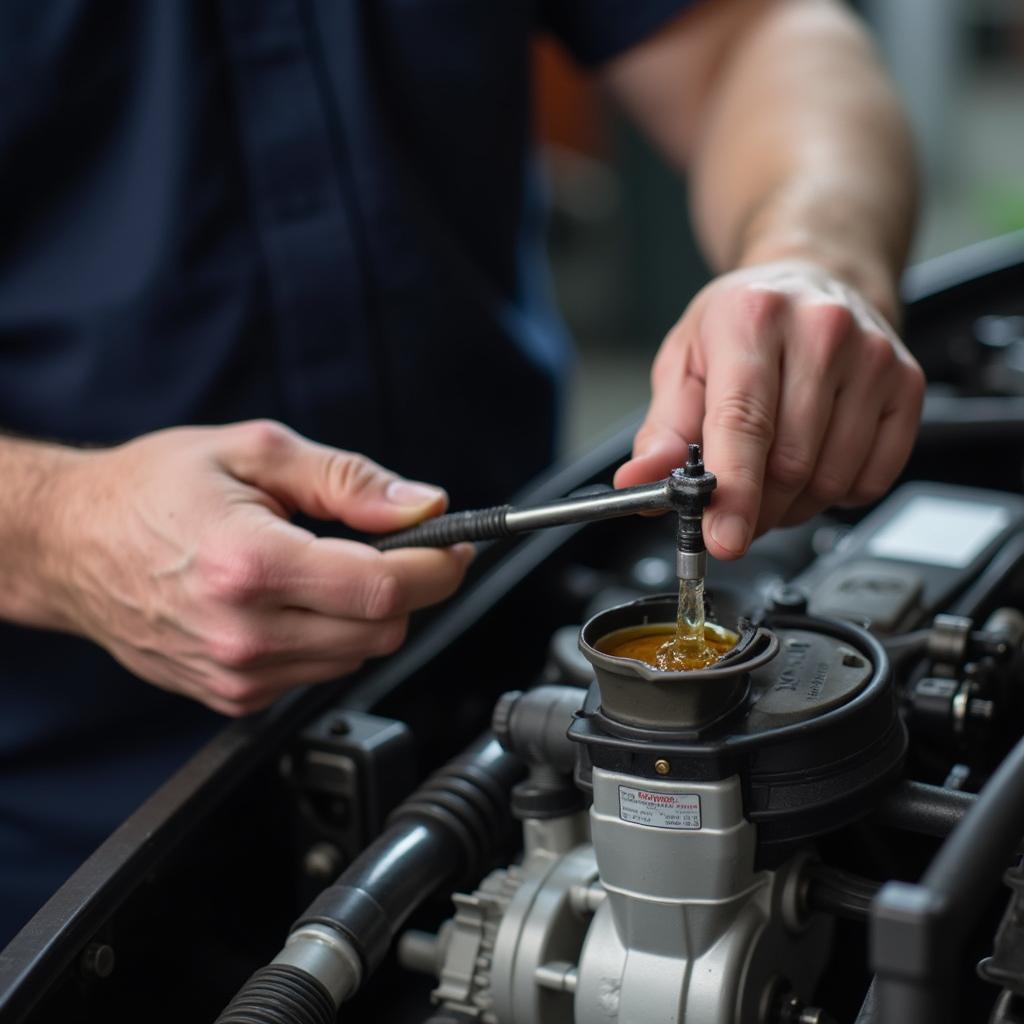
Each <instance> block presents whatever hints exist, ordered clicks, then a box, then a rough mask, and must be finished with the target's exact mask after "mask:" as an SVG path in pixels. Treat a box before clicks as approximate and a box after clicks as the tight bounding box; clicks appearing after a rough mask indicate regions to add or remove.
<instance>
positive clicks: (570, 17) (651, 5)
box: [539, 0, 698, 66]
mask: <svg viewBox="0 0 1024 1024" xmlns="http://www.w3.org/2000/svg"><path fill="white" fill-rule="evenodd" d="M697 2H698V0H541V2H540V5H539V27H540V28H542V29H544V30H547V31H550V32H552V33H554V35H555V36H557V37H558V38H559V39H560V40H561V41H562V42H563V43H564V44H565V45H566V47H568V49H569V52H570V53H571V54H572V55H573V56H574V57H575V58H576V59H577V60H578V61H579V62H580V63H581V64H584V65H587V66H593V65H596V64H602V63H604V61H606V60H610V59H611V58H612V57H615V56H616V55H618V54H620V53H622V52H623V51H624V50H628V49H629V48H630V47H631V46H633V45H634V44H636V43H639V42H640V41H641V40H643V39H645V38H647V36H650V35H653V34H654V33H655V32H656V31H657V30H658V29H659V28H661V27H662V25H664V24H666V23H667V22H669V21H670V20H671V19H672V18H673V17H674V16H675V15H677V14H679V13H681V12H682V11H684V10H686V9H687V8H689V7H693V6H695V4H696V3H697Z"/></svg>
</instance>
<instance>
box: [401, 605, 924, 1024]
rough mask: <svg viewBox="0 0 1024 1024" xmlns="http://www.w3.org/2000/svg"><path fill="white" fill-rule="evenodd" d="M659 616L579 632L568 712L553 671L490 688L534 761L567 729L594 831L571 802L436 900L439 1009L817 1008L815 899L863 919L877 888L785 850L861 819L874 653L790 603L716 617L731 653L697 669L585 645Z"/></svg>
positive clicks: (742, 1015)
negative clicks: (733, 640) (445, 912)
mask: <svg viewBox="0 0 1024 1024" xmlns="http://www.w3.org/2000/svg"><path fill="white" fill-rule="evenodd" d="M674 611H675V606H674V601H673V599H672V598H671V597H658V598H650V599H645V600H641V601H636V602H633V603H631V604H628V605H624V606H620V607H618V608H613V609H610V610H608V611H605V612H602V613H600V614H599V615H597V616H595V617H594V618H593V619H591V620H590V622H588V623H587V624H586V625H585V626H584V627H583V630H582V632H581V634H580V648H581V650H582V652H583V654H584V656H585V657H586V658H587V660H588V661H589V662H590V663H591V664H592V665H593V667H594V670H595V673H596V677H597V678H596V683H595V685H594V686H593V687H592V688H591V690H590V691H589V692H588V694H587V696H586V699H585V701H584V702H583V707H582V708H580V709H579V710H578V712H577V713H576V715H575V716H574V718H573V720H572V721H571V722H570V713H571V711H572V708H573V706H574V705H575V704H578V703H579V701H580V698H581V696H582V692H581V691H579V690H574V689H573V688H571V687H555V686H544V687H541V688H539V689H538V690H536V691H532V692H530V693H526V694H522V693H518V692H516V693H512V694H507V695H505V697H503V698H502V699H501V700H500V701H499V702H498V705H497V708H496V711H495V730H496V732H497V734H498V735H499V736H500V737H501V739H502V742H503V743H505V744H506V745H508V746H509V747H511V748H512V749H514V750H516V751H518V752H520V753H521V754H522V755H523V756H524V757H526V759H527V760H528V761H530V762H531V763H532V764H534V765H540V764H543V763H544V762H547V763H548V765H549V766H550V768H551V770H556V769H557V770H560V771H561V772H564V771H565V770H566V768H567V767H568V764H569V756H568V748H567V745H566V743H565V740H564V739H563V735H564V733H565V730H566V728H567V727H568V739H569V740H571V741H573V742H575V743H576V744H578V749H577V771H576V775H577V781H578V782H580V783H582V784H583V785H584V788H586V789H588V790H589V791H590V792H591V794H592V799H593V802H592V806H591V809H590V814H589V823H590V832H591V841H590V842H587V841H586V836H585V833H584V832H583V831H582V829H581V828H580V827H579V822H580V818H579V816H578V815H564V816H562V817H546V818H543V819H542V818H539V817H534V818H531V817H529V816H526V819H525V821H524V840H525V855H524V858H523V860H522V863H521V864H519V865H516V866H513V867H510V868H509V869H507V870H505V871H499V872H495V873H493V874H491V875H490V876H488V878H487V879H486V880H485V881H484V883H483V884H482V885H481V886H480V887H479V888H478V889H477V891H476V892H474V893H472V894H470V895H468V896H456V897H455V902H456V907H457V912H456V915H455V918H454V919H453V921H452V922H451V923H450V924H449V925H446V926H445V928H444V929H443V930H442V933H441V934H442V938H441V939H440V940H439V944H440V945H442V946H443V947H444V958H443V963H442V965H441V968H440V971H439V977H440V984H439V986H438V987H437V989H435V991H434V998H435V1000H436V1001H437V1002H439V1003H440V1004H441V1005H442V1008H443V1009H444V1010H448V1011H452V1012H454V1013H456V1014H460V1013H461V1014H464V1015H469V1016H471V1017H473V1018H474V1019H479V1020H480V1021H482V1022H483V1024H567V1022H573V1024H614V1022H621V1024H626V1022H632V1021H648V1020H649V1021H653V1020H685V1021H687V1024H779V1022H782V1021H810V1020H819V1021H824V1020H826V1019H827V1017H826V1015H825V1013H824V1011H823V1010H822V1009H821V1008H819V1007H813V1006H811V1005H809V1003H810V999H811V996H812V994H813V991H814V987H815V984H816V981H817V979H818V976H819V973H820V971H821V969H822V967H823V965H824V962H825V960H826V958H827V956H828V951H829V936H830V934H831V927H832V926H831V918H830V917H826V916H825V915H823V914H820V913H816V912H815V911H816V910H817V909H826V910H828V911H829V912H830V913H833V914H842V915H844V916H851V917H854V918H856V919H864V918H865V917H866V915H867V907H868V904H869V902H870V899H871V897H872V895H873V894H874V892H875V890H876V889H877V884H876V883H872V882H870V881H868V880H866V879H861V878H859V877H857V876H854V875H851V874H849V873H844V872H836V871H834V870H831V869H827V868H824V867H821V866H815V865H814V864H813V862H812V859H811V858H810V857H809V856H808V854H807V852H806V850H804V849H801V848H800V845H801V842H802V841H804V840H806V839H808V838H810V837H814V836H816V835H818V834H820V833H822V832H825V831H828V830H830V829H833V828H835V827H837V826H839V825H842V824H845V823H847V822H849V821H851V820H853V819H855V818H857V817H861V816H863V815H864V814H866V813H867V811H868V810H869V809H870V807H871V803H872V799H873V797H874V796H875V795H876V794H877V793H878V792H879V790H880V788H881V787H882V786H884V785H886V784H888V783H889V782H890V781H891V780H892V779H893V776H894V775H895V773H896V772H897V771H898V770H899V768H900V765H901V762H902V757H903V752H904V748H905V744H906V734H905V730H904V729H903V727H902V724H901V723H900V721H899V718H898V716H897V713H896V701H895V696H894V694H893V690H892V685H891V678H890V672H889V665H888V661H887V659H886V656H885V653H884V651H883V649H882V648H881V646H880V645H879V644H878V642H877V641H875V640H874V639H873V638H872V637H871V636H870V635H869V634H867V633H865V632H864V631H863V630H861V629H858V628H857V627H854V626H850V625H848V624H845V623H841V622H836V621H829V620H822V619H817V618H812V617H810V616H806V615H792V614H790V615H768V616H766V617H765V618H764V619H763V620H762V621H760V622H759V623H757V624H756V625H755V624H753V623H750V622H747V621H735V625H736V629H737V631H738V632H739V634H740V641H739V642H738V643H737V645H736V647H735V648H734V649H733V650H732V651H731V652H729V654H727V655H726V656H725V657H723V658H722V659H721V661H719V662H718V663H716V664H715V665H713V666H711V667H710V668H706V669H702V670H698V671H690V672H663V671H658V670H656V669H653V668H651V667H649V666H646V665H644V664H643V663H641V662H639V661H635V660H633V659H629V658H619V657H612V656H610V655H607V654H604V653H602V652H601V651H600V650H598V648H597V642H598V641H599V640H600V639H601V638H602V637H604V636H606V635H608V634H610V633H612V632H614V631H616V630H618V629H620V628H627V627H633V626H639V625H643V624H652V623H661V622H665V621H666V620H667V621H671V620H672V617H673V615H674ZM731 624H732V623H730V625H731ZM412 948H414V946H413V947H410V949H412ZM425 959H426V960H427V961H429V960H430V958H424V957H422V956H409V957H407V958H406V962H407V963H409V964H410V965H413V964H414V962H415V963H418V964H419V965H420V966H423V964H424V961H425ZM428 966H429V963H428ZM723 996H724V997H723Z"/></svg>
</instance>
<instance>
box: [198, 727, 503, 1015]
mask: <svg viewBox="0 0 1024 1024" xmlns="http://www.w3.org/2000/svg"><path fill="white" fill-rule="evenodd" d="M521 775H522V764H521V762H520V761H519V760H518V759H517V758H516V757H514V756H513V755H512V754H509V753H507V752H505V751H504V750H503V749H502V748H501V747H500V746H499V745H498V744H497V743H496V742H495V740H494V739H493V738H492V737H489V736H485V737H483V739H482V740H481V741H479V742H477V743H476V744H474V745H473V746H472V747H470V749H469V750H468V751H466V753H464V754H463V755H462V756H461V757H459V758H456V759H455V760H453V761H452V762H450V763H449V764H448V765H446V766H445V767H444V768H442V769H441V770H440V771H438V772H436V773H435V774H434V775H433V776H431V777H430V778H429V779H428V780H427V781H426V782H425V783H424V784H423V785H422V786H421V787H420V788H419V789H418V790H416V792H415V793H413V794H412V796H410V797H409V798H408V799H407V800H406V801H404V802H403V803H402V804H400V805H399V807H398V808H397V809H396V810H395V811H394V813H393V814H392V815H391V818H390V827H389V828H388V829H387V830H386V831H385V832H384V834H383V835H381V836H380V837H379V838H378V839H377V840H376V841H375V842H374V843H372V844H371V845H370V846H369V847H368V848H367V849H366V850H365V851H364V852H363V853H362V854H361V855H360V856H359V857H358V858H357V859H356V860H355V861H354V862H353V863H352V864H351V865H349V867H348V868H346V870H345V871H344V872H343V873H342V874H341V876H340V877H339V878H338V880H337V881H336V882H335V883H334V885H331V886H329V887H328V888H327V889H325V890H324V891H323V892H322V893H321V894H320V895H319V896H318V897H317V898H316V899H315V900H314V901H313V902H312V903H311V904H310V906H309V907H308V908H307V909H306V912H305V913H304V914H303V915H302V916H301V917H300V919H299V920H298V922H297V923H296V924H295V926H294V927H293V928H292V931H291V934H290V935H289V937H288V940H287V942H286V943H285V946H284V949H282V950H281V952H280V953H279V954H278V955H277V957H275V959H274V961H273V962H272V963H271V964H270V965H269V966H267V967H265V968H261V969H260V970H259V971H257V972H256V973H255V974H254V975H253V976H252V977H251V978H250V979H249V981H248V982H246V984H245V985H244V986H243V988H242V989H241V991H240V992H239V993H238V994H237V995H236V996H235V998H234V999H233V1000H232V1001H231V1003H230V1004H229V1005H228V1006H227V1008H226V1009H225V1010H224V1012H223V1013H222V1014H221V1016H220V1018H218V1020H219V1024H242V1022H258V1024H279V1022H281V1024H283V1022H284V1021H288V1020H289V1019H290V1017H289V1014H290V1013H294V1014H295V1015H296V1016H295V1019H296V1020H302V1021H306V1020H308V1021H309V1022H310V1024H314V1022H316V1024H319V1022H320V1021H328V1020H330V1019H332V1018H333V1016H334V1014H335V1011H336V1010H337V1007H338V1006H339V1005H340V1004H341V1003H342V1002H343V1001H344V1000H345V999H347V998H348V997H349V996H350V995H351V994H352V993H353V992H354V991H355V990H356V989H357V988H358V986H359V984H360V983H361V980H362V977H363V975H364V973H366V972H368V971H370V970H373V969H374V968H375V967H376V966H377V965H378V964H379V963H380V961H381V960H382V959H383V957H384V954H385V953H386V952H387V950H388V948H389V947H390V945H391V942H392V940H393V939H394V937H395V935H396V934H397V933H398V931H399V929H400V928H401V926H402V925H403V924H404V923H405V920H406V919H407V918H408V916H409V914H411V913H412V912H413V910H415V909H416V907H417V906H418V905H419V904H420V903H421V902H422V901H423V900H424V899H425V898H426V897H427V896H429V895H430V893H431V892H433V890H434V889H435V888H436V887H437V886H438V885H440V884H441V883H442V882H444V881H446V880H448V879H450V878H451V877H452V876H453V875H455V874H456V873H458V872H460V871H461V872H464V873H466V874H467V875H468V876H469V877H477V876H478V875H479V873H480V871H481V870H482V867H483V865H484V864H485V863H486V861H487V859H488V857H490V856H491V855H492V853H491V851H492V849H493V844H494V842H495V839H496V838H497V837H498V836H500V833H501V827H502V825H503V824H504V823H506V822H507V821H508V815H507V811H506V809H505V805H506V801H507V798H508V791H509V788H510V787H511V785H512V784H513V783H514V782H515V781H516V780H517V779H518V778H519V777H520V776H521ZM300 1007H301V1009H300Z"/></svg>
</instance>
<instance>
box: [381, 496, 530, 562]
mask: <svg viewBox="0 0 1024 1024" xmlns="http://www.w3.org/2000/svg"><path fill="white" fill-rule="evenodd" d="M511 507H512V506H511V505H496V506H495V507H494V508H480V509H472V510H470V511H467V512H451V513H449V514H448V515H446V516H438V517H437V518H436V519H428V520H427V521H426V522H423V523H420V524H419V525H418V526H410V527H409V529H408V530H399V531H398V532H397V533H390V534H388V536H386V537H381V538H380V539H379V540H376V541H374V544H373V546H374V547H375V548H377V549H378V550H379V551H391V550H392V549H394V548H445V547H448V545H449V544H458V543H460V542H462V541H476V540H498V539H500V538H502V537H511V536H512V531H511V530H510V529H509V528H508V525H507V524H506V522H505V517H506V516H507V515H508V512H509V509H510V508H511Z"/></svg>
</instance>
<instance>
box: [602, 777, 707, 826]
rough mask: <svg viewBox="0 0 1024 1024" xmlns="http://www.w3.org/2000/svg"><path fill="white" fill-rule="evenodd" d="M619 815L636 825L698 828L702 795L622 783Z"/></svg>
mask: <svg viewBox="0 0 1024 1024" xmlns="http://www.w3.org/2000/svg"><path fill="white" fill-rule="evenodd" d="M619 817H620V818H621V819H622V820H623V821H629V822H632V823H633V824H634V825H649V826H650V827H651V828H676V829H686V830H689V831H696V830H697V829H699V828H700V797H699V796H698V795H697V794H696V793H654V792H652V791H651V790H648V789H634V788H633V787H632V786H619Z"/></svg>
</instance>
